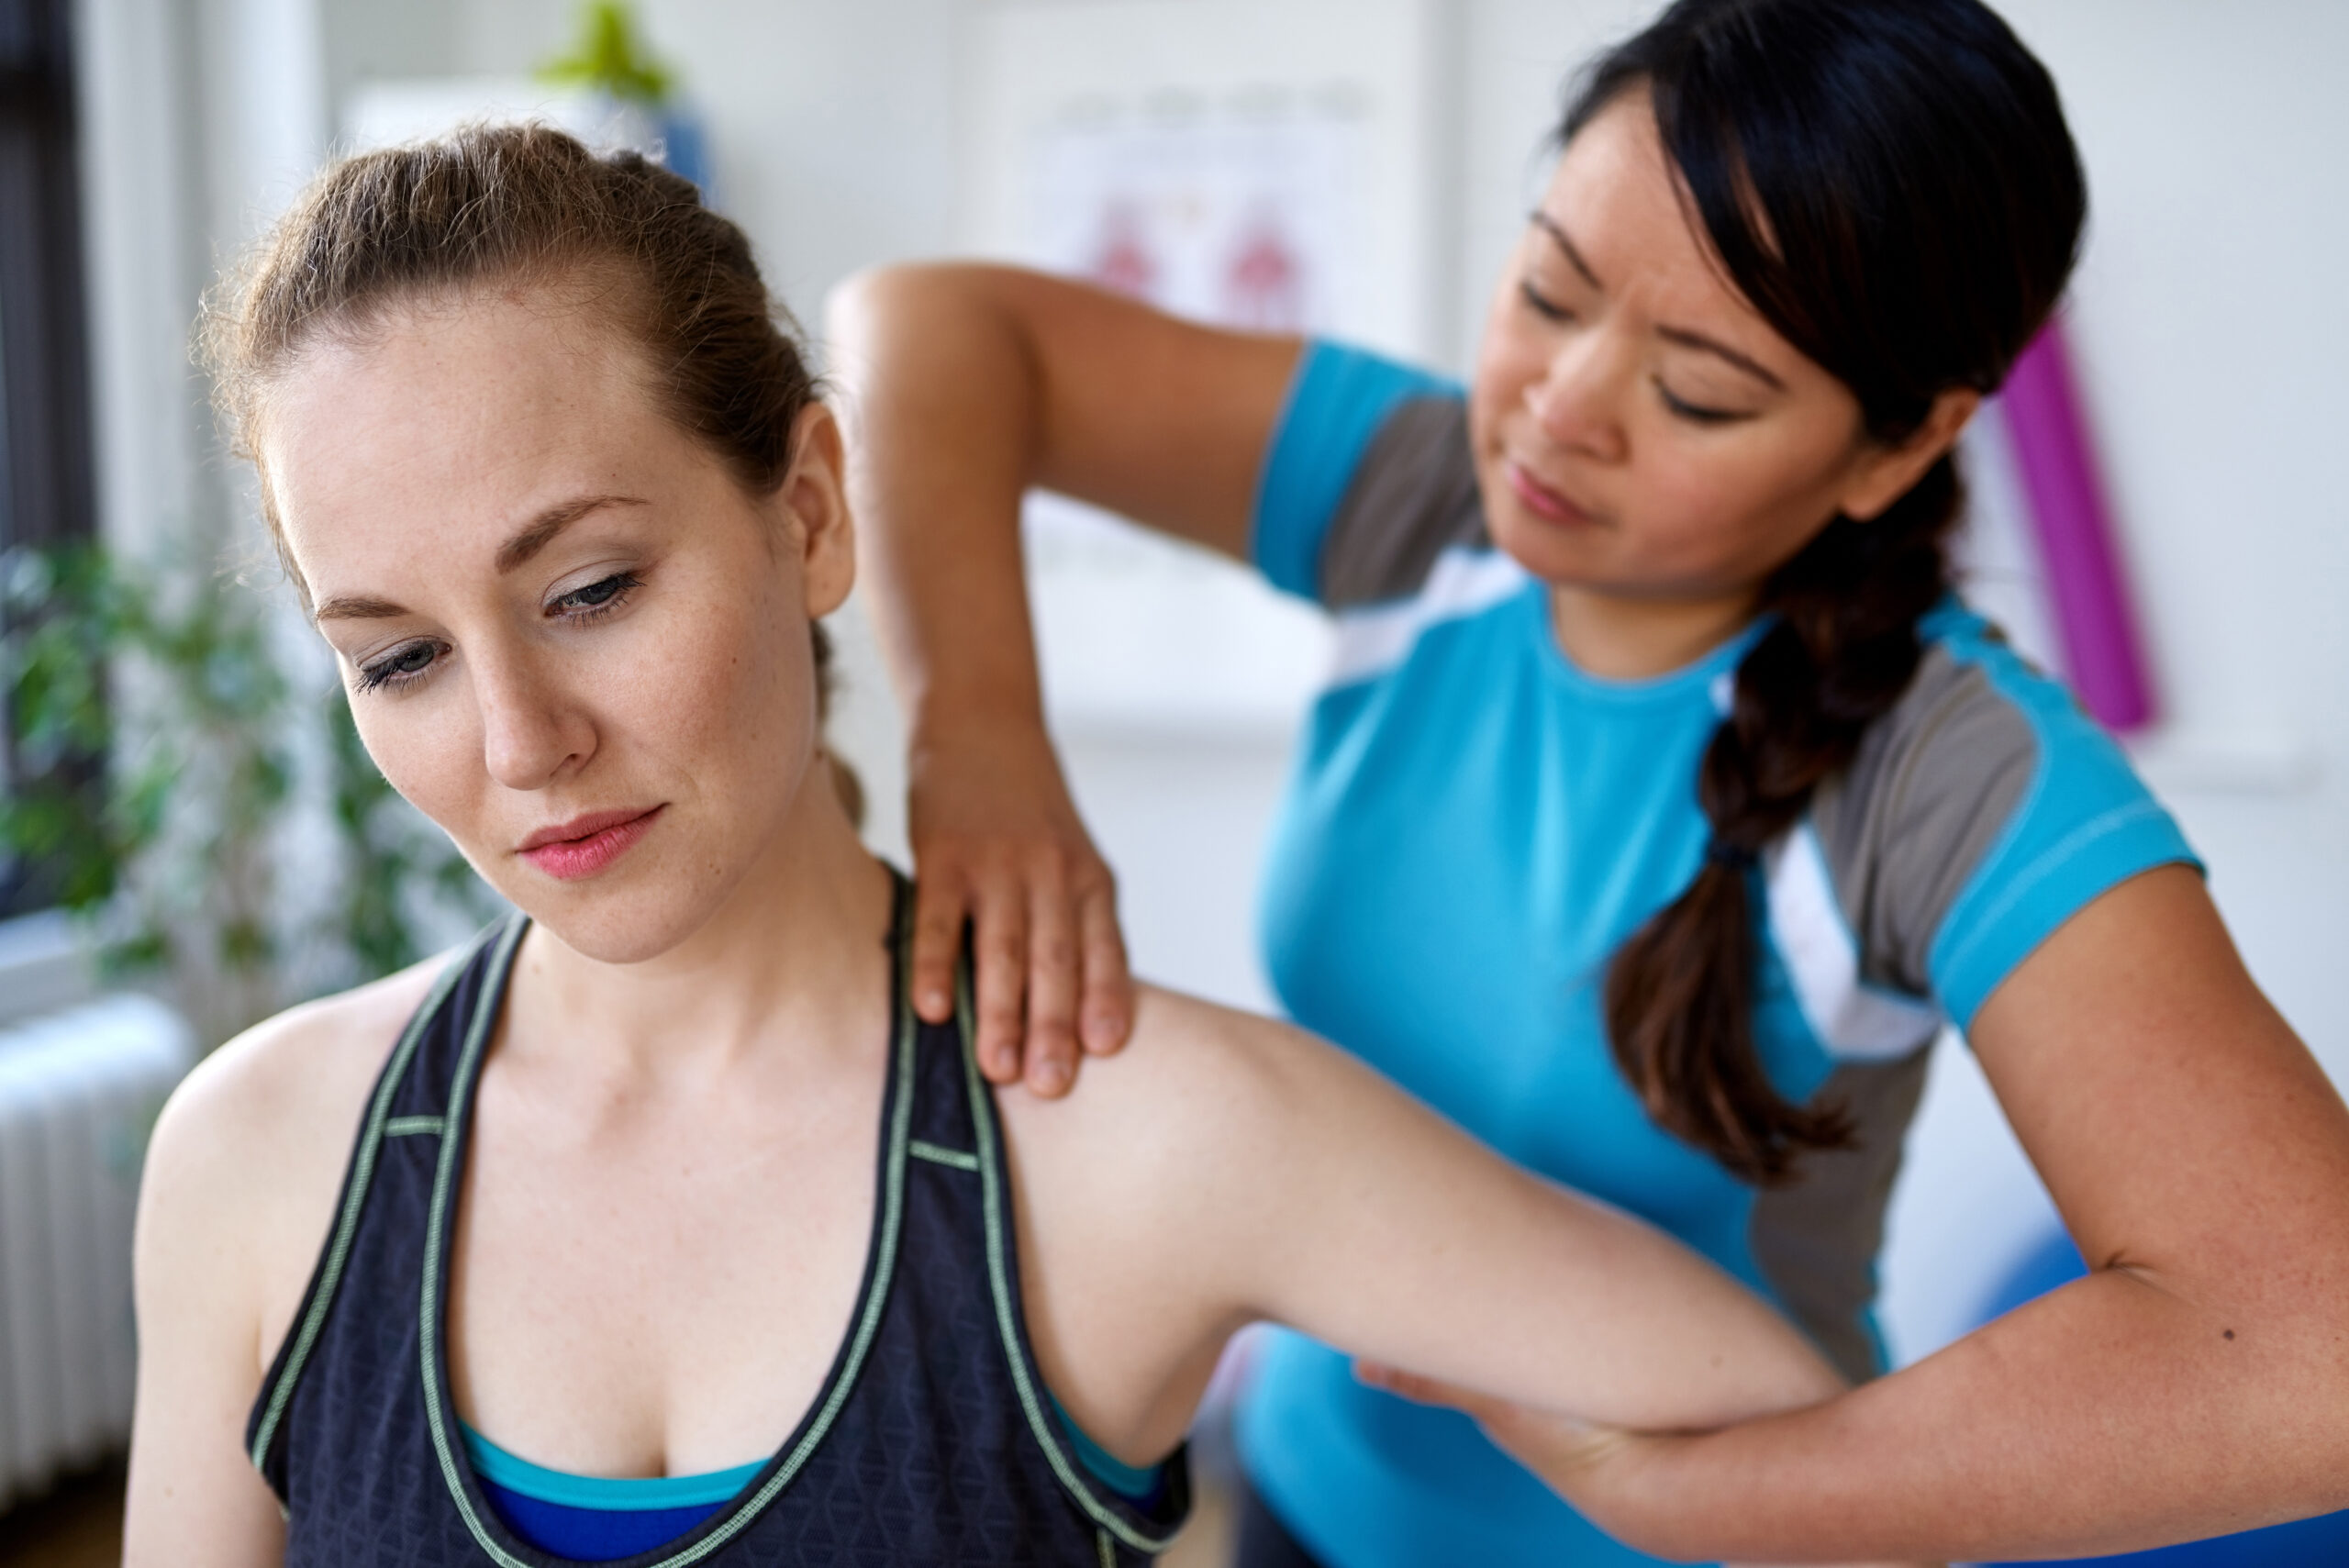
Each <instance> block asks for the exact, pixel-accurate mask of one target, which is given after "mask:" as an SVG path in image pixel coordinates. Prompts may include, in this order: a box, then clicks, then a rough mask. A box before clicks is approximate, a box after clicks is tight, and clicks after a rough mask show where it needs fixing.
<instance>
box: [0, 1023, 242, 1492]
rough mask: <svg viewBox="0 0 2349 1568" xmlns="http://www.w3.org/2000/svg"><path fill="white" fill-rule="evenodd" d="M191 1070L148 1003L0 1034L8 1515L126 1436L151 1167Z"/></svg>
mask: <svg viewBox="0 0 2349 1568" xmlns="http://www.w3.org/2000/svg"><path fill="white" fill-rule="evenodd" d="M194 1061H195V1042H194V1040H193V1039H192V1038H191V1037H190V1034H189V1031H188V1029H187V1027H186V1026H185V1025H184V1024H183V1023H181V1021H180V1020H179V1018H177V1017H175V1016H174V1015H173V1013H172V1012H171V1010H170V1009H169V1008H167V1007H165V1006H162V1004H161V1003H159V1002H156V1001H154V1000H152V999H150V998H149V997H145V996H135V995H119V996H110V997H106V998H104V999H102V1000H99V1001H95V1002H90V1003H85V1004H83V1005H82V1006H75V1007H71V1008H68V1009H66V1010H64V1011H61V1012H53V1013H50V1014H49V1015H47V1016H46V1017H42V1018H31V1019H27V1020H24V1021H22V1022H19V1023H17V1024H15V1025H13V1026H12V1027H9V1028H7V1029H4V1030H0V1507H6V1505H7V1504H8V1502H9V1501H10V1499H12V1498H14V1497H17V1496H23V1495H25V1494H27V1493H31V1492H37V1491H39V1490H41V1489H42V1488H43V1487H45V1486H46V1485H48V1484H49V1482H50V1479H51V1478H52V1477H53V1476H55V1475H56V1474H58V1473H60V1472H61V1471H68V1470H72V1469H74V1468H77V1467H79V1466H82V1465H85V1464H88V1463H91V1462H95V1461H96V1460H98V1459H100V1458H102V1457H103V1456H104V1455H106V1453H107V1452H109V1451H113V1450H115V1449H117V1448H118V1447H119V1446H120V1445H121V1443H122V1441H123V1440H124V1439H125V1438H126V1437H127V1436H128V1433H129V1430H130V1399H131V1382H132V1373H133V1370H134V1365H135V1349H136V1347H135V1343H134V1339H133V1334H132V1327H131V1306H130V1227H131V1218H132V1214H133V1211H134V1210H135V1208H136V1207H137V1202H138V1196H139V1162H140V1159H141V1157H142V1156H143V1155H144V1154H145V1152H146V1149H147V1135H148V1133H149V1131H150V1129H152V1128H153V1127H154V1125H155V1115H156V1113H157V1112H158V1111H159V1110H161V1108H162V1105H163V1099H164V1096H166V1095H169V1094H170V1093H171V1092H172V1087H173V1085H174V1084H177V1083H178V1082H179V1081H180V1078H181V1076H182V1075H183V1074H184V1073H186V1071H187V1070H188V1067H189V1066H190V1064H191V1063H192V1062H194Z"/></svg>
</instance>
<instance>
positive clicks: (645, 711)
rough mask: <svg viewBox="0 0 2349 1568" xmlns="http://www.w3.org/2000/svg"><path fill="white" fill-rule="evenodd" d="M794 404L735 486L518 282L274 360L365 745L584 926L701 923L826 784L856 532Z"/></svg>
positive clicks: (544, 903) (478, 861)
mask: <svg viewBox="0 0 2349 1568" xmlns="http://www.w3.org/2000/svg"><path fill="white" fill-rule="evenodd" d="M796 435H797V436H798V438H799V439H798V441H797V447H796V450H797V451H798V453H799V456H798V458H797V460H796V463H795V466H794V468H793V470H792V472H791V474H790V476H789V477H788V478H787V479H786V480H785V483H784V484H782V485H781V486H780V487H779V488H778V489H777V490H776V491H775V492H774V494H773V495H766V496H753V495H747V494H745V492H744V490H743V489H742V487H741V486H740V484H737V483H736V481H735V479H734V477H733V475H732V473H730V472H729V470H728V468H727V467H726V466H725V465H724V464H723V463H722V462H720V461H719V459H718V457H717V456H716V455H715V454H713V453H712V452H711V451H710V450H708V449H707V447H705V446H703V445H702V444H701V443H699V442H697V441H696V440H694V439H692V438H690V437H688V436H686V435H685V433H684V432H682V431H680V430H679V429H678V428H676V427H675V426H674V425H673V424H671V423H670V422H669V421H668V420H667V419H665V418H663V417H662V416H661V414H660V413H659V412H658V411H657V409H656V407H655V406H654V404H653V402H652V399H651V396H650V395H649V394H648V391H647V386H646V373H645V371H644V368H643V364H642V360H641V357H640V353H639V352H638V351H637V350H636V349H635V348H634V346H633V345H632V344H631V343H630V342H629V341H628V340H627V339H626V338H625V337H624V336H623V335H622V334H621V333H619V332H618V331H616V330H614V329H613V328H610V327H609V326H607V325H606V323H605V322H604V321H603V320H602V319H601V318H599V317H598V316H597V315H596V313H595V312H594V311H593V310H592V309H590V308H588V307H586V306H574V305H573V304H570V303H567V302H566V301H564V300H562V299H560V298H558V297H555V296H553V295H550V294H548V293H546V292H543V291H536V292H533V291H513V292H507V291H500V290H488V291H483V292H479V293H477V294H476V295H473V296H472V297H470V298H467V299H464V300H462V301H456V302H451V303H448V304H446V305H433V306H418V307H416V308H409V309H402V310H399V311H396V312H395V313H394V315H393V316H392V317H391V318H390V319H389V320H388V321H386V322H385V323H384V324H383V325H382V326H380V327H379V328H373V329H371V330H369V331H367V332H365V333H362V334H354V335H351V336H350V337H348V338H344V339H331V338H329V339H323V340H321V341H319V342H318V343H317V344H316V345H315V346H313V347H312V348H310V349H309V350H306V352H305V353H304V355H303V356H302V358H301V359H300V361H297V363H296V364H295V366H294V367H293V368H292V369H291V370H290V371H289V372H288V373H287V374H286V375H285V377H284V380H283V381H282V383H281V384H279V385H278V386H277V387H276V388H275V389H274V391H273V396H272V398H271V402H270V407H269V414H268V417H267V418H266V420H265V422H264V425H263V428H262V439H261V443H260V445H261V457H262V473H263V475H264V483H265V484H268V485H269V486H270V490H271V495H272V500H273V505H274V506H275V508H276V511H277V516H278V517H279V518H280V520H281V522H282V524H283V526H284V531H285V536H286V542H287V546H288V549H289V550H290V552H291V554H292V557H293V560H294V562H295V565H296V567H297V568H298V570H299V572H300V573H301V577H302V580H303V582H304V583H305V584H306V587H307V590H308V593H309V595H310V599H311V603H312V605H313V606H314V614H315V616H316V618H317V627H318V630H319V631H320V633H321V634H323V635H324V636H325V638H326V639H327V641H328V643H329V644H331V645H332V647H333V649H334V651H335V655H336V658H337V660H338V662H339V663H340V666H341V670H342V674H343V679H344V682H345V684H346V686H347V688H348V690H349V692H350V695H351V712H352V714H353V715H354V716H355V717H356V718H357V720H358V725H359V732H360V734H361V736H362V738H363V739H364V740H365V741H366V743H367V750H368V751H369V753H370V754H371V755H372V756H373V758H374V760H375V762H376V764H377V765H378V766H380V767H381V768H382V769H383V771H384V776H385V777H386V778H388V779H389V780H390V781H391V783H392V784H393V785H394V787H395V788H396V789H398V790H399V792H400V793H401V794H402V795H406V797H407V798H408V799H409V800H410V801H412V802H414V803H415V805H416V806H417V807H418V808H419V809H421V810H422V811H423V812H424V814H425V815H426V816H428V817H431V818H432V820H433V821H434V822H436V823H438V824H439V825H440V827H441V828H443V829H444V830H445V831H446V832H447V833H448V834H449V836H450V837H451V839H453V840H455V841H456V843H457V845H458V847H459V848H460V849H461V850H462V851H464V853H465V856H466V858H467V859H468V860H470V861H471V862H473V866H474V867H475V869H477V870H478V871H480V873H482V874H483V876H484V877H485V878H486V879H487V880H488V881H489V882H490V883H491V884H493V885H494V886H495V887H496V888H497V889H498V891H499V892H501V893H503V894H505V895H507V897H508V898H510V899H512V900H513V901H514V903H516V904H517V905H518V906H521V907H522V908H524V909H526V910H528V911H529V913H530V914H531V915H533V916H534V917H537V918H539V919H540V921H542V922H543V923H544V924H546V925H547V926H548V927H549V928H550V929H551V930H553V931H554V932H555V934H557V935H558V936H560V937H562V940H564V941H566V942H567V943H569V944H570V945H571V946H572V947H573V948H575V949H577V950H578V951H582V952H584V953H587V954H588V955H589V956H591V957H596V958H600V959H604V960H607V961H609V962H629V961H633V960H637V959H641V958H646V957H650V956H652V955H653V954H656V953H659V952H662V951H667V950H668V949H669V948H671V947H673V946H674V945H675V944H676V943H678V942H680V941H682V940H685V938H686V937H688V936H690V935H692V934H693V933H694V932H696V931H697V930H699V929H702V927H703V926H704V925H705V924H706V923H707V921H708V920H709V919H710V918H711V917H712V916H713V915H714V914H716V913H717V912H718V910H719V909H720V907H721V906H724V904H725V903H726V901H727V900H728V898H729V896H730V895H733V894H734V893H735V892H736V890H737V889H738V888H739V887H740V885H741V884H742V883H743V881H744V879H745V878H746V877H748V876H751V874H753V873H754V870H755V868H757V867H759V866H761V865H762V864H765V865H768V866H770V867H772V866H774V865H775V864H778V863H783V862H787V861H788V860H789V858H790V844H791V841H792V840H793V839H794V838H795V836H796V835H798V834H800V833H801V831H802V830H803V829H804V828H805V827H806V824H807V821H808V820H810V813H811V812H812V811H817V810H819V809H820V808H821V805H822V804H824V803H821V802H817V803H814V804H811V799H810V797H817V796H821V795H825V794H827V793H828V792H826V791H824V790H822V789H818V790H804V789H803V787H802V786H803V784H804V782H805V780H806V778H807V773H808V765H809V762H810V759H811V758H812V756H813V755H814V752H815V750H816V746H817V742H818V715H817V709H816V688H815V672H814V668H813V654H812V651H811V649H810V646H809V636H808V624H809V620H810V617H816V616H820V615H823V614H825V613H826V612H828V611H829V610H830V609H832V608H833V607H835V606H837V605H838V604H839V603H840V601H841V599H842V598H843V597H844V596H845V595H847V592H848V588H849V583H850V577H851V573H852V549H851V544H850V540H849V525H848V516H847V510H846V506H845V504H844V502H843V500H842V496H841V484H840V445H839V438H838V435H837V433H836V429H835V428H834V427H833V426H832V424H831V423H830V420H829V416H827V415H826V414H825V413H824V411H823V410H822V409H820V408H812V409H810V410H809V412H808V414H807V416H805V417H803V418H802V420H801V424H800V428H799V429H798V430H797V431H796ZM821 776H822V775H821V774H818V778H819V779H820V778H821Z"/></svg>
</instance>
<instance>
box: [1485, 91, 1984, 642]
mask: <svg viewBox="0 0 2349 1568" xmlns="http://www.w3.org/2000/svg"><path fill="white" fill-rule="evenodd" d="M1470 418H1471V423H1472V436H1473V439H1474V442H1475V453H1476V466H1477V476H1478V482H1479V484H1480V486H1481V489H1482V492H1483V495H1484V499H1485V505H1486V515H1487V517H1488V518H1489V519H1490V522H1491V527H1492V529H1493V533H1494V537H1495V539H1496V540H1497V542H1498V543H1499V544H1500V546H1501V547H1502V548H1503V549H1505V550H1508V552H1509V553H1510V554H1511V555H1513V556H1515V557H1516V558H1517V559H1518V560H1519V561H1520V562H1522V563H1523V564H1524V565H1525V566H1526V567H1527V569H1529V570H1530V571H1531V572H1532V573H1534V574H1535V575H1537V576H1540V577H1542V578H1545V579H1547V580H1548V581H1550V582H1551V583H1553V584H1557V585H1559V586H1561V587H1570V588H1577V589H1584V590H1588V591H1592V592H1595V593H1598V594H1601V595H1608V596H1609V597H1618V598H1636V599H1652V600H1668V601H1677V602H1682V603H1701V602H1707V601H1714V600H1718V601H1721V602H1723V603H1725V604H1731V605H1734V606H1750V603H1751V601H1752V598H1753V595H1754V594H1755V592H1756V591H1757V590H1758V588H1759V586H1760V584H1761V582H1762V580H1763V579H1764V578H1765V577H1766V576H1767V575H1768V574H1769V573H1770V572H1771V571H1772V570H1773V569H1774V568H1776V566H1777V565H1779V564H1780V563H1781V562H1785V561H1786V560H1787V558H1788V557H1790V556H1792V555H1793V554H1794V553H1795V552H1796V551H1797V550H1799V549H1801V547H1802V546H1803V545H1804V544H1805V543H1807V542H1809V539H1811V537H1812V536H1813V535H1815V534H1816V533H1817V532H1818V531H1819V530H1820V528H1823V527H1825V526H1826V524H1827V523H1828V522H1829V521H1830V520H1831V518H1832V517H1834V516H1835V515H1836V514H1837V513H1838V512H1839V511H1840V512H1843V513H1846V514H1849V515H1851V516H1853V517H1872V516H1874V515H1875V514H1876V512H1879V511H1881V510H1882V509H1883V508H1884V507H1886V506H1889V505H1890V504H1891V503H1892V502H1893V501H1894V500H1896V499H1897V498H1898V496H1899V495H1900V494H1901V493H1902V492H1903V491H1905V490H1906V489H1907V488H1908V487H1909V484H1912V483H1914V481H1915V479H1916V477H1917V476H1918V474H1920V473H1922V471H1923V468H1924V467H1925V464H1926V463H1927V462H1930V461H1931V454H1927V455H1925V456H1923V457H1922V459H1921V461H1912V460H1914V459H1916V457H1917V454H1916V453H1914V452H1911V451H1910V450H1908V449H1909V447H1910V446H1912V445H1914V444H1915V443H1903V445H1902V447H1901V448H1898V449H1896V448H1888V447H1886V446H1884V445H1882V444H1880V443H1878V442H1876V441H1874V440H1871V439H1868V438H1867V436H1866V435H1865V429H1864V427H1863V425H1862V422H1861V417H1860V408H1859V404H1858V401H1857V399H1856V398H1854V396H1853V395H1852V393H1851V391H1850V389H1849V388H1847V387H1846V386H1844V385H1843V384H1842V382H1840V381H1838V380H1836V379H1835V377H1833V376H1832V375H1831V374H1829V373H1827V372H1826V371H1825V370H1823V369H1821V368H1820V366H1819V365H1817V364H1815V363H1813V362H1812V361H1810V360H1809V359H1807V358H1806V357H1804V356H1803V355H1802V354H1801V353H1800V352H1798V351H1797V350H1795V349H1794V347H1793V346H1792V345H1790V344H1789V343H1787V341H1786V339H1783V338H1781V337H1780V336H1779V335H1778V334H1777V332H1776V330H1775V329H1774V328H1772V327H1771V326H1770V325H1769V323H1768V322H1766V321H1765V320H1764V319H1763V317H1761V316H1760V315H1759V314H1758V313H1757V312H1755V311H1754V309H1753V307H1752V306H1749V305H1748V304H1746V302H1745V300H1744V299H1743V297H1742V295H1739V294H1738V293H1737V291H1736V290H1735V289H1734V288H1733V287H1732V286H1731V284H1730V283H1729V282H1728V280H1727V278H1726V276H1725V274H1723V273H1722V272H1720V270H1719V268H1718V264H1717V263H1716V262H1715V261H1714V260H1713V259H1712V256H1711V254H1710V251H1709V248H1708V247H1707V246H1706V245H1705V244H1703V243H1702V242H1701V241H1700V240H1699V239H1698V234H1697V232H1696V231H1695V230H1694V229H1692V228H1691V226H1690V221H1689V216H1688V213H1687V210H1686V209H1685V208H1684V207H1683V206H1682V203H1681V199H1680V195H1679V191H1678V188H1677V185H1676V183H1675V176H1674V174H1673V172H1672V169H1671V166H1670V164H1669V163H1668V162H1667V161H1666V158H1665V154H1664V148H1663V144H1662V141H1661V139H1660V138H1659V137H1658V136H1657V133H1656V128H1655V122H1654V117H1653V112H1652V110H1651V108H1650V106H1649V104H1648V101H1647V99H1646V98H1645V96H1644V95H1639V94H1632V95H1627V96H1625V97H1623V98H1620V99H1619V100H1618V101H1617V102H1616V103H1614V104H1613V105H1611V106H1609V107H1608V108H1607V109H1606V110H1604V111H1603V112H1602V113H1600V114H1599V115H1598V117H1596V118H1595V119H1593V120H1592V121H1591V123H1590V124H1589V125H1587V126H1586V127H1585V128H1584V129H1583V131H1582V133H1581V134H1580V135H1578V136H1576V137H1575V139H1574V141H1573V142H1572V143H1571V144H1570V145H1569V146H1568V147H1567V149H1566V150H1565V152H1564V155H1563V156H1562V157H1561V158H1560V159H1559V161H1558V165H1557V169H1556V171H1555V172H1554V173H1553V176H1552V178H1551V180H1550V184H1549V188H1548V190H1547V191H1546V192H1545V193H1544V194H1543V195H1542V202H1541V206H1539V207H1538V208H1537V209H1536V211H1535V214H1534V217H1533V218H1532V221H1531V223H1530V224H1529V225H1528V226H1527V228H1526V232H1525V237H1524V239H1523V241H1522V243H1520V246H1519V247H1518V250H1517V254H1516V255H1515V256H1514V257H1513V258H1512V259H1511V261H1510V262H1509V264H1508V268H1507V269H1506V270H1505V272H1503V275H1502V277H1501V281H1500V286H1499V288H1498V289H1497V291H1496V293H1495V295H1494V297H1493V303H1492V308H1491V314H1490V316H1489V317H1488V318H1487V321H1486V329H1485V338H1484V343H1483V346H1482V349H1481V351H1480V353H1479V356H1478V361H1477V366H1476V376H1475V389H1474V394H1473V396H1472V399H1471V412H1470ZM1958 422H1959V423H1961V424H1962V423H1963V419H1962V417H1961V418H1960V419H1959V421H1958ZM1950 434H1951V435H1952V436H1954V427H1953V428H1952V429H1951V431H1950ZM1936 450H1938V449H1936Z"/></svg>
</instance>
